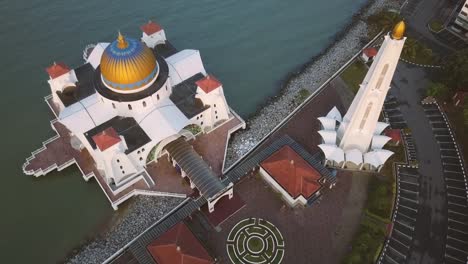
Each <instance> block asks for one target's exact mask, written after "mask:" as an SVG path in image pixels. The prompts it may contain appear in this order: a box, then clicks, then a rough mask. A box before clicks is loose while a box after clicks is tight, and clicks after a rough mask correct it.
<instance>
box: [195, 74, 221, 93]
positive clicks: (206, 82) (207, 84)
mask: <svg viewBox="0 0 468 264" xmlns="http://www.w3.org/2000/svg"><path fill="white" fill-rule="evenodd" d="M195 83H196V84H197V86H198V87H200V88H201V89H202V90H203V91H205V93H209V92H211V91H213V90H215V89H216V88H218V87H220V86H221V85H222V84H221V82H220V81H218V79H216V78H215V77H214V76H213V75H208V76H206V77H205V78H203V79H201V80H198V81H197V82H195Z"/></svg>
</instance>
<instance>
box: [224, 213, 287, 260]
mask: <svg viewBox="0 0 468 264" xmlns="http://www.w3.org/2000/svg"><path fill="white" fill-rule="evenodd" d="M226 249H227V252H228V255H229V258H230V259H231V262H232V263H234V264H279V263H281V260H282V259H283V256H284V239H283V236H282V235H281V233H280V231H279V230H278V228H276V226H274V225H273V224H272V223H270V222H268V221H266V220H264V219H261V218H248V219H244V220H242V221H240V222H239V223H237V225H235V226H234V227H233V228H232V230H231V232H229V236H228V239H227V241H226Z"/></svg>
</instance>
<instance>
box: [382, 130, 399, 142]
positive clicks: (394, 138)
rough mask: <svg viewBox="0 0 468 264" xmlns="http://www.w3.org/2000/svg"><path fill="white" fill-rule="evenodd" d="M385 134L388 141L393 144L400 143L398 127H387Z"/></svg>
mask: <svg viewBox="0 0 468 264" xmlns="http://www.w3.org/2000/svg"><path fill="white" fill-rule="evenodd" d="M384 133H385V135H386V136H387V137H389V138H390V142H391V143H392V144H393V145H394V146H398V145H400V142H401V130H400V129H387V130H385V132H384Z"/></svg>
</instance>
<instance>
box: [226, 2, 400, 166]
mask: <svg viewBox="0 0 468 264" xmlns="http://www.w3.org/2000/svg"><path fill="white" fill-rule="evenodd" d="M402 2H403V1H402V0H390V1H385V0H369V1H368V2H367V3H365V4H364V5H363V6H362V7H361V8H360V9H359V11H357V12H356V13H355V14H354V15H353V16H352V19H351V21H350V22H349V23H348V24H347V25H345V26H344V27H343V29H342V30H340V31H339V32H338V33H337V34H336V35H335V36H334V37H333V41H332V42H331V44H330V45H329V46H328V47H327V48H325V49H324V50H323V51H322V52H320V53H319V54H317V55H315V56H313V57H312V58H311V59H310V60H309V61H308V62H306V63H304V64H302V65H300V66H298V67H297V68H296V69H297V70H294V71H292V72H290V73H288V74H287V75H286V77H285V78H284V79H283V81H281V84H280V89H279V90H278V92H277V94H276V95H274V96H271V97H268V98H267V99H266V100H265V102H264V103H263V104H261V105H259V107H257V110H256V111H255V112H254V113H252V114H251V115H249V116H248V117H247V118H246V119H245V120H246V123H247V128H246V129H245V130H241V131H238V132H236V133H235V134H234V135H233V136H232V137H231V140H230V142H229V147H228V151H227V155H226V166H225V167H226V168H229V167H230V166H231V165H232V164H234V163H235V162H236V161H237V160H238V159H239V158H241V157H242V156H243V155H244V154H246V153H247V152H248V151H249V150H250V149H252V148H253V147H254V146H255V145H256V144H257V142H259V141H260V140H261V139H262V138H263V137H264V136H266V135H267V134H268V133H269V132H270V131H271V130H272V129H273V128H274V127H275V126H276V125H277V124H279V123H280V122H281V121H282V120H283V119H284V118H285V117H286V116H287V115H288V114H289V113H290V112H291V111H293V110H294V108H295V107H296V106H297V105H296V104H295V103H294V99H295V97H296V95H297V93H298V92H299V90H301V89H303V88H304V89H307V90H309V92H314V91H315V90H316V89H317V88H318V87H320V85H321V84H322V83H323V82H324V81H325V80H327V79H328V78H329V77H330V76H332V75H333V73H335V72H336V71H337V70H338V69H339V68H340V67H341V66H342V65H343V64H344V63H345V62H346V61H348V60H349V59H350V58H351V57H352V56H353V55H354V54H355V53H356V52H357V51H359V50H360V49H361V48H362V46H363V45H364V44H365V43H367V41H368V37H367V33H368V31H367V24H366V22H365V19H366V18H367V17H368V16H370V15H372V14H375V13H378V12H380V11H382V10H385V9H397V8H399V7H400V6H401V3H402ZM265 120H268V122H266V121H265Z"/></svg>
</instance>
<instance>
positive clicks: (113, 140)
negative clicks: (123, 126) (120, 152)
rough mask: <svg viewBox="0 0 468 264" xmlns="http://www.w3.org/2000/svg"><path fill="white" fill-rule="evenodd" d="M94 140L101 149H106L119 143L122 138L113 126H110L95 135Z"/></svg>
mask: <svg viewBox="0 0 468 264" xmlns="http://www.w3.org/2000/svg"><path fill="white" fill-rule="evenodd" d="M93 141H94V143H96V146H97V147H98V148H99V149H100V150H101V151H104V150H106V149H108V148H110V147H112V146H114V145H115V144H117V143H119V142H120V141H121V139H120V137H119V134H117V131H115V129H114V128H113V127H108V128H106V129H105V130H103V131H101V132H100V133H98V134H96V135H94V136H93Z"/></svg>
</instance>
